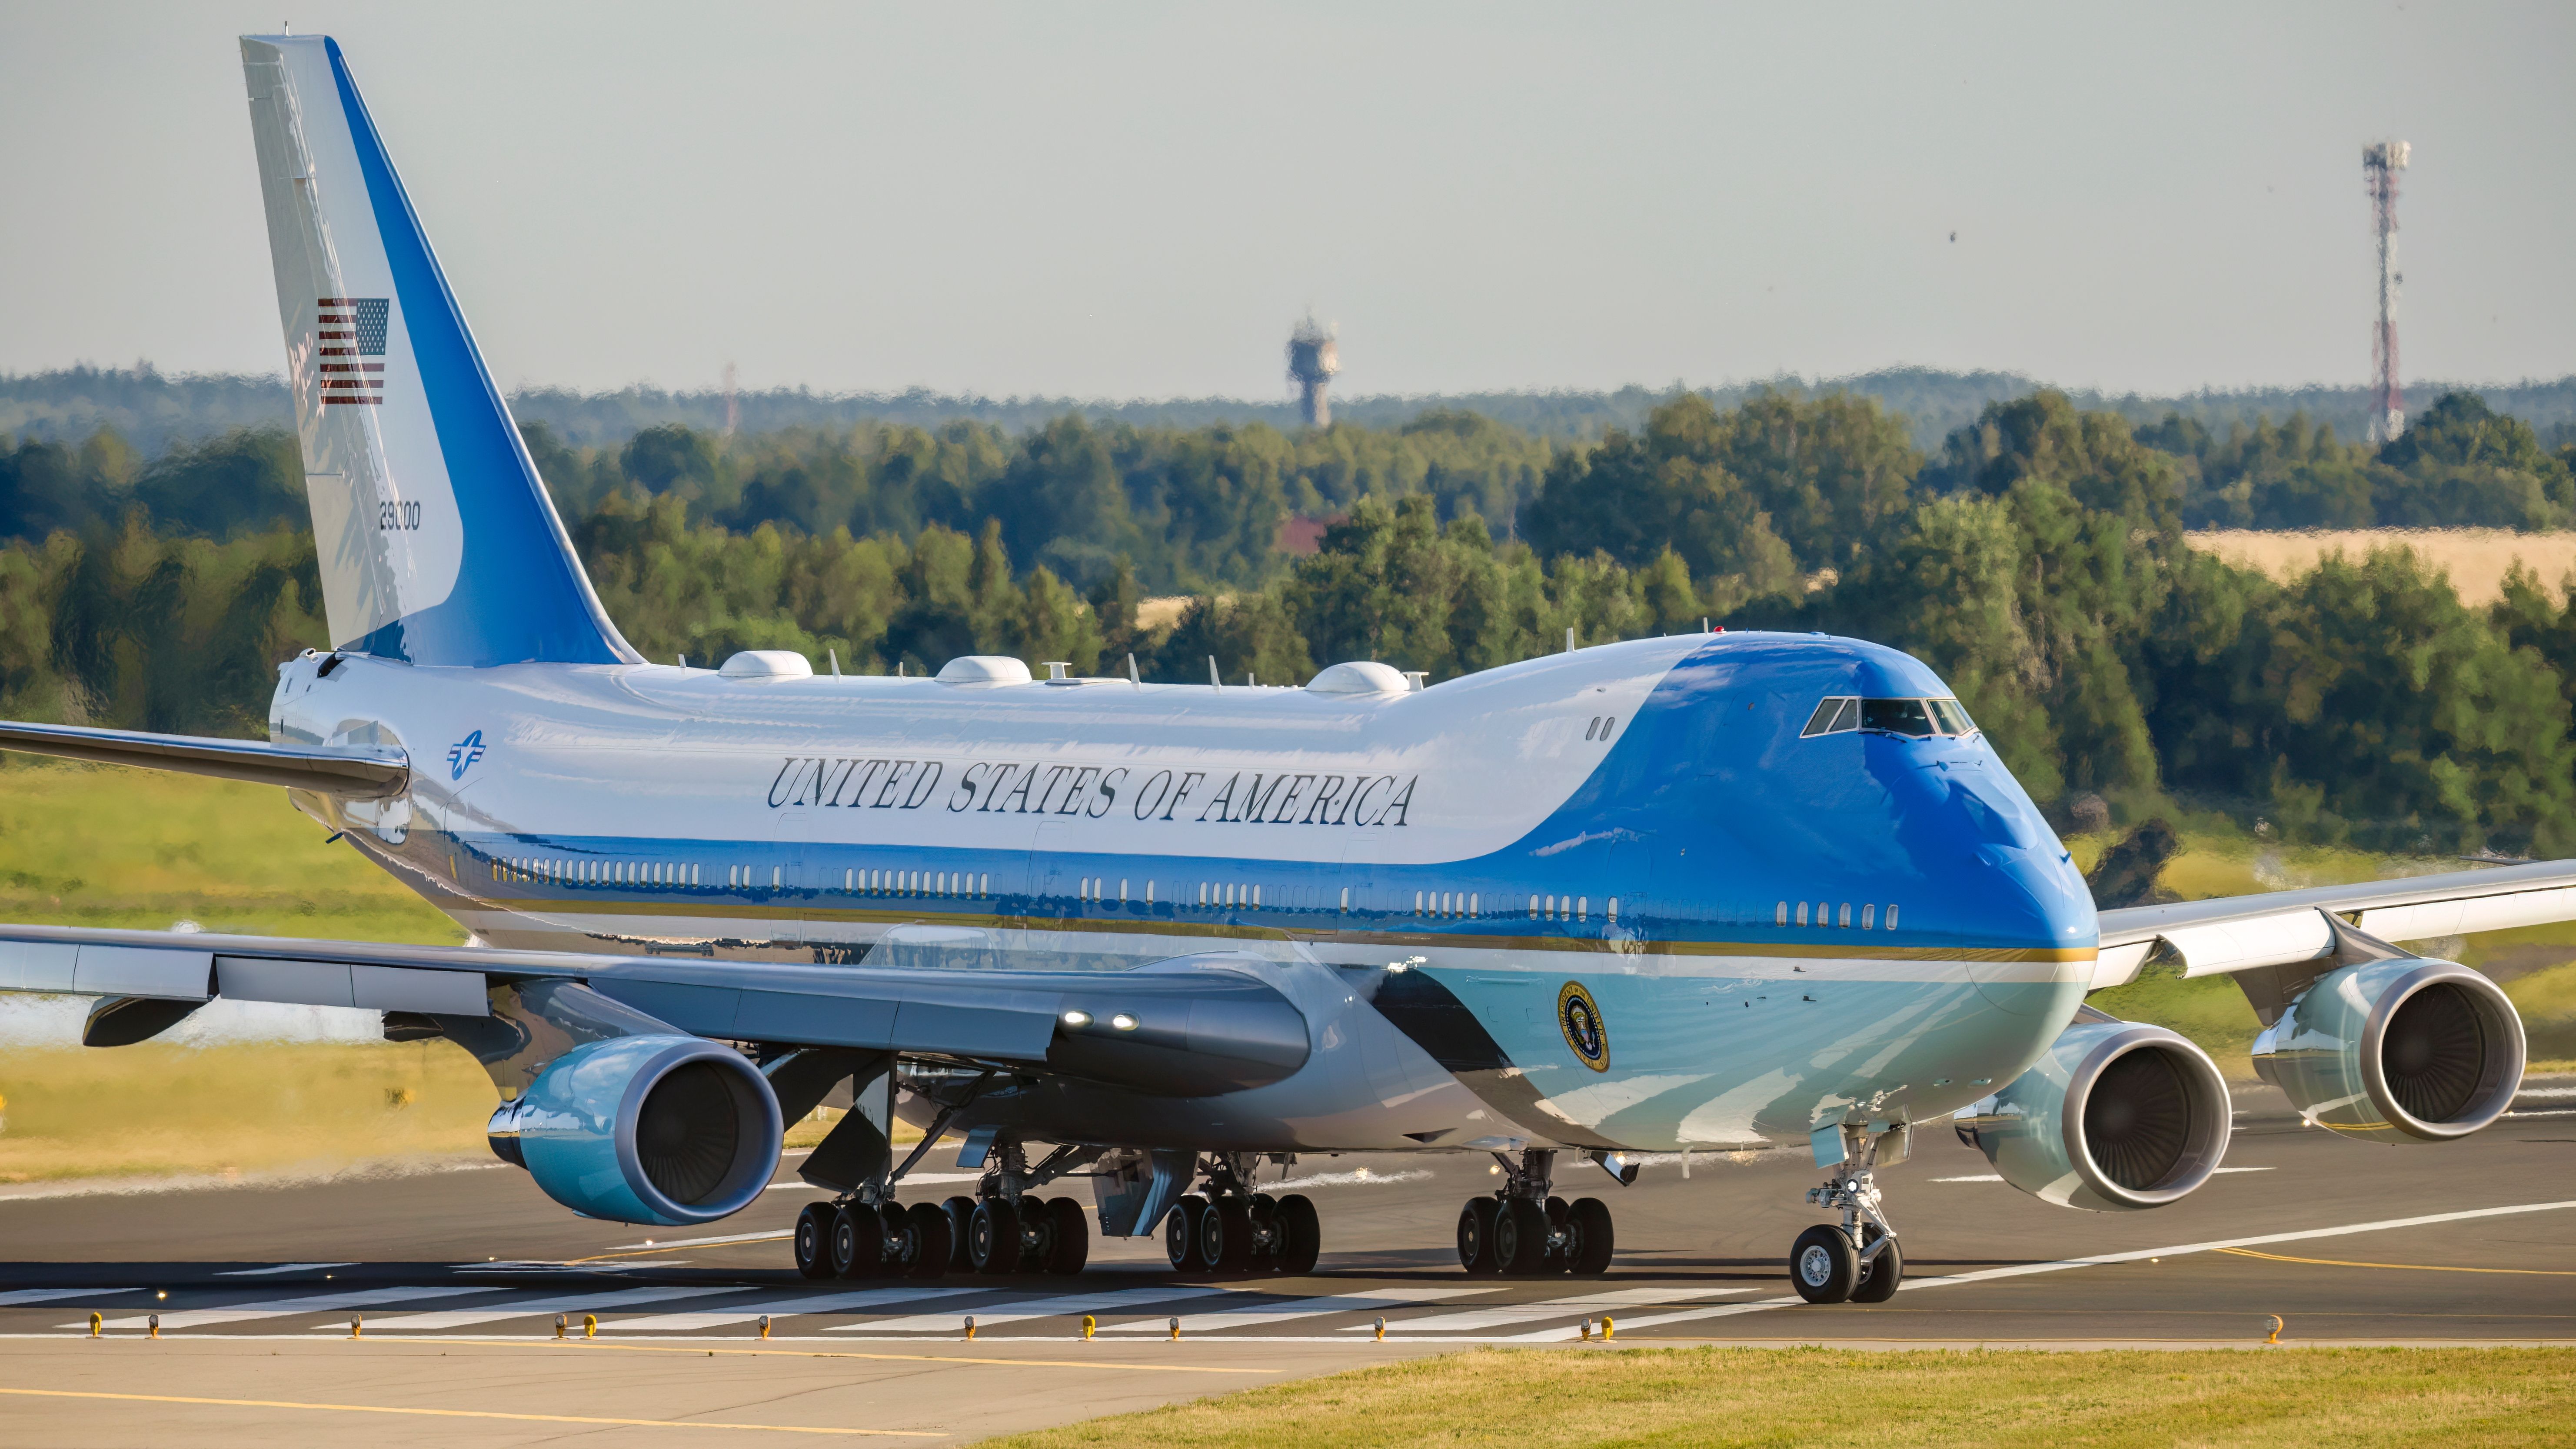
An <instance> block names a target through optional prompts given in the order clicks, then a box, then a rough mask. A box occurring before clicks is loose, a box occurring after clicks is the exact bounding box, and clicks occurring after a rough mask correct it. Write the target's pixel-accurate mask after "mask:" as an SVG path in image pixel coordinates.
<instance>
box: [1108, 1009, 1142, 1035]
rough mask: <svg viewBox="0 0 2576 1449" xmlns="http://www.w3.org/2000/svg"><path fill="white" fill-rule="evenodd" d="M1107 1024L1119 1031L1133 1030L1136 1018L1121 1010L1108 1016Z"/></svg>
mask: <svg viewBox="0 0 2576 1449" xmlns="http://www.w3.org/2000/svg"><path fill="white" fill-rule="evenodd" d="M1109 1024H1110V1025H1111V1026H1113V1027H1116V1028H1117V1029H1118V1030H1120V1031H1134V1030H1135V1029H1136V1018H1134V1017H1132V1016H1129V1015H1128V1014H1127V1013H1125V1012H1123V1011H1122V1012H1120V1013H1118V1014H1117V1015H1116V1016H1113V1017H1111V1018H1109Z"/></svg>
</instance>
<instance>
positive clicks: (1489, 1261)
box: [1458, 1148, 1615, 1277]
mask: <svg viewBox="0 0 2576 1449" xmlns="http://www.w3.org/2000/svg"><path fill="white" fill-rule="evenodd" d="M1494 1160H1495V1161H1497V1162H1500V1163H1501V1164H1502V1165H1503V1173H1504V1180H1503V1185H1502V1187H1501V1188H1499V1189H1498V1190H1496V1191H1495V1193H1494V1195H1493V1196H1491V1197H1472V1198H1469V1199H1467V1206H1466V1207H1465V1208H1463V1209H1461V1210H1460V1211H1459V1213H1458V1264H1459V1266H1460V1267H1462V1268H1465V1269H1466V1270H1467V1271H1468V1272H1469V1273H1471V1274H1475V1275H1477V1276H1489V1275H1492V1274H1497V1273H1501V1274H1509V1275H1512V1276H1514V1277H1527V1276H1531V1275H1535V1274H1540V1273H1576V1274H1581V1275H1584V1276H1587V1277H1592V1276H1598V1275H1600V1274H1602V1273H1606V1272H1608V1271H1609V1270H1610V1254H1611V1251H1612V1248H1613V1246H1614V1242H1615V1234H1614V1233H1613V1231H1612V1229H1611V1225H1610V1206H1609V1204H1607V1203H1605V1202H1603V1201H1601V1199H1599V1198H1597V1197H1579V1198H1576V1199H1575V1200H1574V1201H1573V1202H1571V1203H1568V1202H1567V1201H1566V1200H1565V1199H1563V1198H1561V1197H1556V1196H1554V1195H1553V1194H1552V1188H1553V1186H1554V1184H1553V1183H1552V1182H1551V1181H1550V1180H1549V1178H1550V1174H1552V1173H1553V1172H1554V1171H1555V1170H1556V1153H1555V1152H1554V1151H1552V1150H1548V1149H1544V1148H1531V1149H1529V1150H1528V1151H1525V1152H1523V1153H1522V1154H1521V1156H1520V1160H1519V1161H1518V1162H1514V1161H1513V1160H1512V1159H1511V1158H1510V1157H1509V1156H1507V1155H1505V1154H1503V1153H1500V1152H1497V1153H1495V1154H1494Z"/></svg>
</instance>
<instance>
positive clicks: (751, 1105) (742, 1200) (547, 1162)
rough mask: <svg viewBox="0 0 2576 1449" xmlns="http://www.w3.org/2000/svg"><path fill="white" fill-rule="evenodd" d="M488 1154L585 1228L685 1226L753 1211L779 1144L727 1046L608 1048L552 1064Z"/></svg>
mask: <svg viewBox="0 0 2576 1449" xmlns="http://www.w3.org/2000/svg"><path fill="white" fill-rule="evenodd" d="M488 1130H489V1131H490V1133H491V1141H492V1150H493V1152H495V1153H496V1154H498V1155H499V1156H500V1157H501V1158H502V1159H503V1160H504V1161H508V1162H515V1163H517V1164H518V1165H520V1166H521V1167H524V1168H526V1169H527V1170H528V1175H529V1176H531V1177H533V1178H535V1179H536V1180H537V1186H538V1187H540V1188H542V1189H544V1191H545V1194H546V1196H548V1197H550V1198H553V1199H554V1200H555V1201H557V1202H559V1203H562V1204H563V1205H564V1206H565V1207H568V1208H571V1209H572V1210H573V1211H574V1212H577V1213H580V1214H581V1215H582V1216H584V1217H592V1218H607V1219H609V1220H611V1221H614V1222H621V1223H640V1224H645V1225H648V1226H652V1227H684V1226H687V1225H689V1224H692V1223H703V1222H711V1221H713V1220H715V1219H717V1218H721V1217H725V1216H727V1215H729V1214H732V1213H737V1212H740V1211H741V1210H742V1209H744V1208H746V1207H749V1206H750V1205H751V1204H752V1203H754V1202H756V1201H758V1200H759V1198H760V1195H761V1193H762V1192H763V1191H764V1190H766V1189H767V1188H768V1186H769V1175H770V1173H771V1171H772V1170H773V1169H775V1168H776V1167H777V1165H778V1151H779V1147H780V1145H781V1142H782V1140H783V1139H784V1137H785V1135H786V1125H785V1123H784V1122H782V1121H781V1120H780V1117H779V1111H778V1098H777V1097H776V1095H775V1094H773V1093H772V1092H771V1091H770V1088H769V1082H768V1080H767V1079H766V1078H764V1077H762V1076H761V1074H760V1072H759V1070H758V1069H757V1068H755V1067H753V1066H752V1064H751V1063H750V1062H748V1061H746V1060H744V1058H743V1056H742V1054H741V1053H739V1052H736V1051H734V1050H732V1049H731V1048H729V1047H723V1046H718V1045H717V1044H716V1043H714V1042H711V1041H707V1040H704V1039H703V1038H699V1037H694V1036H681V1035H677V1034H673V1035H667V1036H663V1035H655V1036H624V1037H613V1038H610V1039H609V1040H606V1041H594V1042H588V1043H585V1044H583V1045H581V1046H577V1047H575V1048H573V1049H572V1050H571V1051H568V1052H566V1053H564V1054H563V1055H562V1056H561V1057H558V1058H556V1059H555V1060H554V1061H553V1062H552V1063H550V1064H549V1065H548V1066H547V1067H546V1069H545V1070H544V1071H542V1072H540V1073H538V1074H537V1078H536V1080H535V1081H534V1082H531V1083H530V1084H529V1086H528V1089H527V1090H526V1091H525V1092H522V1093H521V1094H520V1095H519V1099H518V1100H517V1101H515V1102H504V1103H502V1104H501V1110H499V1111H497V1112H495V1113H493V1114H492V1122H491V1126H490V1128H489V1129H488Z"/></svg>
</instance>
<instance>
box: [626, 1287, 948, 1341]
mask: <svg viewBox="0 0 2576 1449" xmlns="http://www.w3.org/2000/svg"><path fill="white" fill-rule="evenodd" d="M985 1291H986V1290H984V1289H981V1288H871V1289H869V1290H867V1291H866V1292H863V1293H813V1294H808V1295H807V1296H805V1297H803V1298H774V1299H771V1300H770V1301H768V1302H766V1303H729V1304H726V1305H725V1306H724V1307H722V1308H719V1309H712V1310H710V1311H708V1312H705V1313H657V1314H654V1315H653V1316H652V1317H650V1318H625V1319H620V1320H618V1321H617V1322H615V1323H604V1324H601V1325H600V1327H602V1328H603V1329H607V1328H613V1329H616V1330H617V1331H618V1332H619V1333H686V1332H689V1331H690V1330H692V1329H699V1328H723V1327H726V1326H728V1325H731V1324H736V1323H750V1322H752V1321H753V1320H755V1319H757V1318H759V1317H760V1316H761V1315H762V1314H764V1313H765V1314H768V1315H769V1316H770V1317H772V1318H786V1317H790V1316H793V1315H795V1314H799V1313H864V1312H867V1311H868V1310H870V1309H876V1308H895V1307H900V1306H901V1305H903V1304H906V1303H926V1302H929V1301H930V1300H931V1299H933V1298H954V1297H958V1296H960V1295H963V1294H967V1293H982V1292H985Z"/></svg>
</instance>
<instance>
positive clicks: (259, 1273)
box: [215, 1263, 358, 1278]
mask: <svg viewBox="0 0 2576 1449" xmlns="http://www.w3.org/2000/svg"><path fill="white" fill-rule="evenodd" d="M356 1266H358V1265H357V1264H355V1263H277V1264H273V1265H271V1266H269V1267H266V1268H234V1269H231V1270H229V1271H227V1272H222V1273H217V1274H216V1275H215V1276H216V1277H218V1278H262V1277H266V1276H267V1275H269V1274H271V1273H308V1272H311V1271H312V1270H314V1269H316V1268H354V1267H356Z"/></svg>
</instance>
